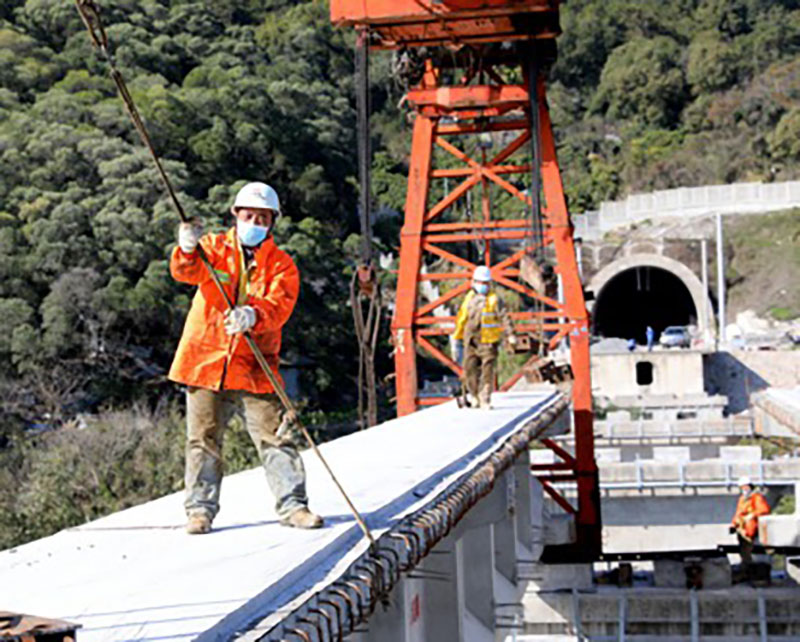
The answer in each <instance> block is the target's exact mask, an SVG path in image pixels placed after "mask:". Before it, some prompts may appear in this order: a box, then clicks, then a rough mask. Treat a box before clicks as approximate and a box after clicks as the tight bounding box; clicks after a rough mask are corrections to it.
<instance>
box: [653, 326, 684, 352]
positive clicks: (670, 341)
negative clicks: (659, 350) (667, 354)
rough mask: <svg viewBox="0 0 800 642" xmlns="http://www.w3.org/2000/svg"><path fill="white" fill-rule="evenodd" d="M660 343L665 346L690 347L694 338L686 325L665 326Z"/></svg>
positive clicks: (659, 339)
mask: <svg viewBox="0 0 800 642" xmlns="http://www.w3.org/2000/svg"><path fill="white" fill-rule="evenodd" d="M658 343H659V344H660V345H661V346H663V347H664V348H676V347H677V348H688V347H689V346H690V345H691V344H692V338H691V337H690V336H689V331H688V330H687V329H686V328H685V327H684V326H682V325H670V326H667V327H666V328H664V331H663V332H662V333H661V336H660V337H659V338H658Z"/></svg>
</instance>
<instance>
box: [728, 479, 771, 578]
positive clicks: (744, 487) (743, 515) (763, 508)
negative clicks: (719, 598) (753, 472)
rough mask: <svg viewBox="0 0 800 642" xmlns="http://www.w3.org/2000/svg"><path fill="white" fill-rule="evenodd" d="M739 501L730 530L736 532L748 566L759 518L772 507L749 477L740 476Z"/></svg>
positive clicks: (741, 553)
mask: <svg viewBox="0 0 800 642" xmlns="http://www.w3.org/2000/svg"><path fill="white" fill-rule="evenodd" d="M739 490H740V491H741V495H739V502H738V503H737V504H736V513H735V514H734V515H733V519H732V520H731V527H730V532H731V534H733V533H736V537H737V538H738V540H739V553H740V555H741V557H742V563H743V564H744V565H745V566H746V565H748V564H750V563H751V562H752V561H753V546H754V541H755V539H756V536H757V535H758V518H759V517H761V516H762V515H769V514H770V507H769V504H768V503H767V500H766V499H764V496H763V495H762V494H761V493H759V492H757V491H756V490H755V488H754V487H753V482H752V481H751V480H750V478H749V477H740V478H739Z"/></svg>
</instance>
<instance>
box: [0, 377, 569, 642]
mask: <svg viewBox="0 0 800 642" xmlns="http://www.w3.org/2000/svg"><path fill="white" fill-rule="evenodd" d="M558 399H559V393H556V392H555V391H554V390H553V389H545V390H540V391H538V392H527V393H506V394H498V395H496V397H493V402H494V403H495V406H496V407H495V409H494V410H491V411H482V410H459V409H458V408H456V406H455V404H454V403H451V404H446V405H442V406H438V407H435V408H431V409H428V410H424V411H421V412H418V413H416V414H414V415H411V416H407V417H403V418H401V419H395V420H392V421H389V422H386V423H384V424H382V425H380V426H376V427H375V428H372V429H370V430H367V431H363V432H359V433H355V434H352V435H349V436H347V437H343V438H341V439H338V440H335V441H333V442H329V443H326V444H324V445H323V446H321V450H322V452H323V454H324V455H325V457H326V458H327V460H328V462H329V463H330V465H331V467H332V468H333V469H334V470H335V471H336V473H337V475H338V476H339V480H340V482H341V483H342V485H343V486H344V488H345V489H347V491H348V492H349V493H350V496H351V498H352V500H353V502H354V503H355V505H356V506H357V507H358V508H359V509H360V511H361V512H362V514H363V515H364V517H365V518H366V519H367V521H368V523H369V524H370V526H371V528H372V529H373V530H374V534H375V535H379V534H380V533H383V532H385V531H386V530H387V529H391V528H392V525H393V524H395V523H396V522H397V521H398V520H399V519H401V518H402V517H404V516H405V515H407V514H408V513H409V512H411V511H414V510H417V509H419V508H421V507H424V506H426V505H427V504H428V503H430V502H431V501H432V500H433V499H434V498H435V497H436V496H437V495H438V494H439V493H441V491H442V489H443V488H445V487H447V486H448V485H449V484H450V483H452V482H453V481H454V480H457V479H459V478H460V477H461V476H462V475H464V474H465V473H466V472H468V471H470V470H472V469H473V468H474V467H475V466H477V465H479V464H480V463H481V462H482V461H484V459H485V458H486V457H488V456H489V455H490V454H491V453H492V452H493V449H494V448H496V447H497V444H498V441H499V440H503V439H505V438H507V437H508V436H509V435H511V434H513V433H514V432H515V431H517V430H519V429H521V427H522V426H524V425H525V424H526V423H527V422H529V421H531V420H532V419H533V418H534V417H536V416H537V415H538V414H540V413H541V412H543V411H544V409H545V408H546V407H549V406H551V405H552V404H554V403H556V402H557V401H558ZM303 460H304V464H305V467H306V470H307V472H308V486H309V496H310V498H311V507H312V508H313V509H314V510H316V511H318V512H319V513H321V514H322V515H323V516H324V517H325V520H326V527H325V528H323V529H320V530H317V531H298V530H293V529H289V528H285V527H281V526H280V525H279V524H278V523H277V518H276V516H275V514H274V512H273V510H272V508H271V504H272V499H271V498H270V497H269V493H268V491H267V488H266V483H265V480H264V478H263V472H262V471H261V470H258V469H254V470H250V471H246V472H243V473H239V474H237V475H232V476H229V477H227V478H226V479H225V483H224V484H223V494H222V502H221V503H222V510H221V512H220V514H219V515H218V517H217V519H216V521H215V524H214V527H215V530H214V531H213V532H212V533H211V534H209V535H204V536H188V535H186V534H185V533H184V531H183V520H184V518H183V508H182V499H183V498H182V494H181V493H176V494H173V495H170V496H167V497H163V498H161V499H158V500H155V501H153V502H149V503H147V504H143V505H141V506H137V507H135V508H131V509H129V510H126V511H122V512H120V513H116V514H114V515H111V516H109V517H106V518H103V519H100V520H97V521H94V522H91V523H88V524H86V525H84V526H82V527H78V528H74V529H69V530H66V531H62V532H60V533H58V534H56V535H54V536H52V537H48V538H45V539H42V540H38V541H35V542H32V543H30V544H27V545H25V546H21V547H19V548H16V549H11V550H7V551H4V552H2V553H0V577H2V582H0V605H2V606H3V608H5V609H8V610H12V611H15V612H23V613H31V614H38V615H42V616H48V617H60V618H63V619H66V620H69V621H73V622H77V623H80V624H82V625H83V629H82V630H81V632H80V634H79V639H80V640H81V642H87V641H88V642H91V641H93V640H131V639H136V640H155V639H200V640H211V639H228V638H231V637H233V636H234V635H236V634H237V632H240V631H242V630H245V629H247V628H248V626H249V625H250V623H252V622H253V621H255V620H256V619H258V618H263V617H264V616H265V615H266V614H268V613H275V612H278V611H279V610H280V609H282V608H285V607H286V605H287V604H290V603H292V601H293V600H298V599H303V596H304V595H305V594H313V592H314V591H315V590H318V589H319V588H321V587H324V586H326V585H327V584H328V583H330V582H331V581H333V579H334V578H335V577H337V576H338V575H337V569H341V565H342V564H346V563H349V560H353V559H355V558H356V557H358V555H360V554H362V553H363V552H364V550H365V549H366V544H365V540H364V538H363V537H362V535H361V533H360V531H359V529H358V527H357V525H356V524H355V522H354V520H353V518H352V516H351V515H350V513H349V511H348V509H347V507H346V505H345V503H344V501H343V500H342V498H341V496H340V495H339V493H338V492H337V491H336V489H335V487H334V485H333V483H332V482H331V480H330V478H329V477H328V476H327V474H326V473H325V472H324V470H323V469H322V467H321V465H320V464H319V461H318V460H317V459H316V458H315V457H314V456H313V454H312V453H310V452H305V453H304V454H303ZM527 476H528V473H527V468H526V469H525V479H527ZM526 515H528V516H529V515H530V514H529V513H526ZM441 559H442V561H443V562H444V560H445V558H444V557H442V558H441ZM431 563H432V564H433V563H434V562H433V561H432V562H431ZM339 573H341V570H339ZM425 608H431V606H430V605H427V606H426V607H425ZM429 639H454V638H446V637H439V638H429Z"/></svg>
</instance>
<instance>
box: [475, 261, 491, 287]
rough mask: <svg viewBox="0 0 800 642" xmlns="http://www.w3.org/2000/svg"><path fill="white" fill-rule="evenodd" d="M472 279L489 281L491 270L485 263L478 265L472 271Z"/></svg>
mask: <svg viewBox="0 0 800 642" xmlns="http://www.w3.org/2000/svg"><path fill="white" fill-rule="evenodd" d="M472 280H473V281H481V282H484V283H486V282H490V281H491V280H492V271H491V270H490V269H489V268H488V267H486V266H485V265H479V266H478V267H476V268H475V271H474V272H473V273H472Z"/></svg>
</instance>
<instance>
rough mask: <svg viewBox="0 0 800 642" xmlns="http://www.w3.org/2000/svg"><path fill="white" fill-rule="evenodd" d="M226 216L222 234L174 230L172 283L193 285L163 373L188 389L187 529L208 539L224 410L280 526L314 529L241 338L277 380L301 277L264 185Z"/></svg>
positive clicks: (275, 413)
mask: <svg viewBox="0 0 800 642" xmlns="http://www.w3.org/2000/svg"><path fill="white" fill-rule="evenodd" d="M231 213H232V214H233V216H234V218H235V219H236V225H235V227H232V228H231V229H229V230H228V231H227V232H225V233H220V234H207V235H205V236H201V235H202V229H201V228H200V226H199V225H197V224H193V223H183V224H181V226H180V230H179V233H178V247H176V248H175V249H174V250H173V252H172V258H171V261H170V271H171V272H172V276H173V278H175V279H176V280H177V281H180V282H182V283H189V284H190V285H196V286H198V288H197V292H196V294H195V296H194V300H193V301H192V307H191V309H190V310H189V315H188V317H187V319H186V325H185V327H184V329H183V336H182V337H181V340H180V344H179V345H178V350H177V352H176V354H175V360H174V361H173V363H172V368H171V369H170V372H169V378H170V379H171V380H172V381H176V382H178V383H182V384H185V385H186V386H187V391H186V426H187V435H186V476H185V484H186V497H185V502H184V507H185V509H186V515H187V524H186V530H187V532H188V533H191V534H202V533H208V532H209V531H210V530H211V522H212V521H213V519H214V517H215V516H216V514H217V512H218V511H219V496H220V486H221V484H222V437H223V433H224V430H225V427H226V424H227V421H228V419H230V416H231V413H230V412H229V410H230V409H231V407H235V409H236V410H238V411H239V412H241V413H242V414H243V418H244V422H245V425H246V427H247V431H248V433H249V434H250V437H251V439H252V440H253V443H254V444H255V446H256V449H257V450H258V454H259V458H260V460H261V462H262V464H263V466H264V470H265V472H266V476H267V483H268V485H269V487H270V489H271V490H272V493H273V495H274V496H275V499H276V512H277V514H278V517H279V518H280V520H281V523H282V524H285V525H288V526H294V527H298V528H318V527H320V526H322V519H321V518H320V517H319V516H318V515H315V514H313V513H312V512H311V511H309V510H308V498H307V496H306V486H305V483H306V478H305V470H304V468H303V462H302V460H301V458H300V455H299V453H298V452H297V448H296V446H295V445H294V444H293V443H291V442H290V441H288V440H286V439H284V438H282V437H279V436H278V435H277V434H276V433H277V432H278V427H279V425H280V424H281V416H282V410H283V409H282V407H281V402H280V400H279V398H278V395H277V394H276V393H275V390H274V388H273V387H272V385H271V384H270V382H269V379H268V378H267V375H266V374H265V373H264V372H263V370H262V369H261V367H260V366H259V365H258V362H257V361H256V359H255V356H254V355H253V353H252V352H251V350H250V347H249V346H248V345H247V343H246V342H245V341H244V339H243V338H242V333H243V332H246V331H248V330H249V331H250V332H251V333H252V336H253V338H254V339H255V342H256V343H257V344H258V346H259V347H260V348H261V350H262V352H263V354H264V356H265V357H266V360H267V362H268V363H269V365H270V367H271V369H272V372H274V373H275V376H276V378H277V380H278V381H279V382H280V381H281V379H280V375H279V374H278V354H279V352H280V347H281V328H282V326H283V325H284V324H285V323H286V321H288V319H289V317H290V316H291V314H292V310H293V309H294V306H295V303H296V302H297V296H298V292H299V289H300V275H299V272H298V270H297V267H296V266H295V264H294V262H293V261H292V259H291V258H290V257H289V255H288V254H286V252H284V251H283V250H280V249H278V247H277V246H276V245H275V241H274V240H273V238H272V227H273V225H274V223H275V220H276V219H277V218H278V217H279V216H280V213H281V208H280V202H279V200H278V195H277V193H276V192H275V190H274V189H272V188H271V187H270V186H268V185H265V184H264V183H248V184H247V185H245V186H244V187H243V188H242V189H241V190H239V193H238V194H237V195H236V200H235V202H234V204H233V207H232V208H231ZM198 243H199V244H200V245H201V246H202V248H203V250H204V251H205V253H206V255H207V256H208V258H209V260H210V262H211V264H212V265H213V266H214V268H215V271H216V273H217V274H218V275H219V277H220V280H221V282H222V284H223V285H224V287H225V290H226V291H227V292H228V294H229V296H230V298H231V300H233V301H234V302H235V307H234V308H233V309H232V310H230V311H229V310H228V309H227V306H226V304H225V301H224V299H223V298H222V296H221V295H220V293H219V291H218V290H217V288H216V286H215V284H214V282H213V281H212V280H211V277H210V276H209V274H208V272H207V270H206V268H205V266H204V265H203V263H202V261H201V260H200V257H199V253H198V252H197V245H198Z"/></svg>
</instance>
